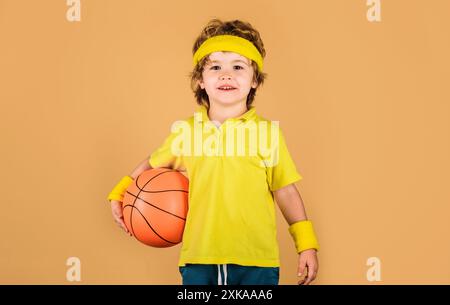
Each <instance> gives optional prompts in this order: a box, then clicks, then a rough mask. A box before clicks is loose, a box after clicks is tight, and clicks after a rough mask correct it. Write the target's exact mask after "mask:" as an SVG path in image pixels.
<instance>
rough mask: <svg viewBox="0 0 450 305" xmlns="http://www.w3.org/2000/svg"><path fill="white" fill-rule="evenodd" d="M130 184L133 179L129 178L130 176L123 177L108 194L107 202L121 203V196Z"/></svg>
mask: <svg viewBox="0 0 450 305" xmlns="http://www.w3.org/2000/svg"><path fill="white" fill-rule="evenodd" d="M131 182H133V178H131V177H130V176H125V177H123V178H122V179H121V180H120V182H119V183H118V184H117V185H116V186H115V187H114V189H113V190H112V191H111V193H109V195H108V200H109V201H111V200H118V201H123V195H124V194H125V192H126V190H127V188H128V186H129V185H130V184H131Z"/></svg>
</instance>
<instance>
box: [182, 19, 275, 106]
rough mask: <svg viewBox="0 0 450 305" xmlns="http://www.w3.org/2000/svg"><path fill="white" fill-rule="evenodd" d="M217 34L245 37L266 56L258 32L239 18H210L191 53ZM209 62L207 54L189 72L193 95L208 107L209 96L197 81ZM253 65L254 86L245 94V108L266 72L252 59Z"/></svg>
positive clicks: (200, 78) (251, 101) (251, 100)
mask: <svg viewBox="0 0 450 305" xmlns="http://www.w3.org/2000/svg"><path fill="white" fill-rule="evenodd" d="M217 35H234V36H239V37H242V38H245V39H247V40H249V41H250V42H252V43H253V44H254V45H255V47H256V48H257V49H258V51H259V53H261V56H262V57H263V58H264V57H265V56H266V50H265V49H264V44H263V41H262V39H261V36H260V35H259V32H258V31H257V30H256V29H255V28H253V26H252V25H251V24H250V23H248V22H244V21H241V20H232V21H225V22H224V21H222V20H220V19H212V20H210V21H209V22H208V24H207V25H206V26H205V27H204V28H203V30H202V32H201V33H200V35H199V36H198V37H197V39H196V40H195V42H194V47H193V48H192V55H194V54H195V52H196V51H197V49H198V48H199V47H200V45H201V44H202V43H203V42H204V41H205V40H207V39H208V38H210V37H213V36H217ZM208 62H209V56H205V57H203V58H202V59H201V60H200V61H199V62H198V64H197V65H196V66H195V67H194V70H193V71H192V72H191V73H190V74H189V77H190V78H191V89H192V91H194V95H195V98H196V101H197V104H199V105H205V106H206V107H207V108H209V98H208V95H207V94H206V90H205V89H202V88H201V87H200V84H199V81H201V80H202V73H203V69H204V67H205V65H207V64H208ZM252 67H253V71H254V73H253V80H254V81H256V84H257V86H256V88H251V89H250V92H249V93H248V96H247V109H249V108H250V106H251V105H252V103H253V101H254V99H255V95H256V90H257V89H258V88H259V86H261V85H262V84H263V83H264V80H265V78H266V77H267V73H263V72H261V71H259V70H258V65H257V64H256V63H255V62H254V61H253V60H252Z"/></svg>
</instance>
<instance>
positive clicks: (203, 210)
mask: <svg viewBox="0 0 450 305" xmlns="http://www.w3.org/2000/svg"><path fill="white" fill-rule="evenodd" d="M255 111H256V109H255V107H254V106H252V107H251V108H250V109H249V110H248V111H247V112H246V113H244V114H243V115H241V116H240V117H238V118H229V119H227V120H226V121H225V122H223V124H221V125H220V126H216V125H215V124H214V123H213V122H211V121H210V119H209V117H208V110H207V108H206V107H205V106H199V107H198V109H197V111H196V112H195V113H194V115H193V116H191V117H189V118H188V119H185V120H181V121H178V122H176V123H174V124H173V125H172V128H171V133H170V135H169V136H168V137H167V138H166V139H165V141H164V143H163V144H162V146H161V147H159V148H158V149H156V150H155V151H154V152H153V153H152V155H151V156H150V159H149V164H150V166H152V167H153V168H156V167H170V168H173V169H177V170H180V171H185V172H186V175H187V177H188V178H189V211H188V215H187V218H186V224H185V228H184V233H183V240H182V247H181V253H180V258H179V263H178V266H184V265H185V264H186V263H197V264H238V265H243V266H261V267H279V266H280V262H279V249H278V243H277V238H276V219H275V204H274V198H273V194H272V191H275V190H278V189H280V188H282V187H284V186H287V185H289V184H291V183H294V182H296V181H299V180H300V179H302V177H301V176H300V174H299V173H298V172H297V169H296V166H295V164H294V162H293V160H292V158H291V156H290V154H289V151H288V149H287V146H286V143H285V139H284V136H283V134H282V132H281V130H280V129H279V128H278V129H277V128H275V127H276V126H278V125H279V124H277V123H276V122H275V123H274V122H271V121H269V120H266V119H264V118H262V117H260V116H259V115H257V114H256V112H255ZM255 126H256V127H255ZM255 133H256V136H255ZM255 139H256V140H255ZM233 145H234V146H233ZM255 151H256V153H255Z"/></svg>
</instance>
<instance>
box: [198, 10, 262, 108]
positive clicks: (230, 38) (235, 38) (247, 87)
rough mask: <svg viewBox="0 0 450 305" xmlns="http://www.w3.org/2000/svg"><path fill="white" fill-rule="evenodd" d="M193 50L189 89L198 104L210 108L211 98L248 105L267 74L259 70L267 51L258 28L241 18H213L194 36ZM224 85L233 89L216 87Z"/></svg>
mask: <svg viewBox="0 0 450 305" xmlns="http://www.w3.org/2000/svg"><path fill="white" fill-rule="evenodd" d="M227 49H228V50H229V51H225V50H227ZM192 53H193V54H194V64H195V67H194V70H193V71H192V73H191V74H190V77H191V88H192V90H193V91H194V93H195V97H196V100H197V103H198V104H199V105H205V106H207V107H208V108H209V106H210V102H211V100H213V101H215V102H218V103H224V104H230V103H240V102H242V101H245V103H246V105H247V108H250V105H251V104H252V103H253V100H254V98H255V94H256V90H257V89H258V87H259V86H260V85H262V84H263V82H264V79H265V78H266V77H267V74H266V73H264V72H262V61H263V58H264V57H265V55H266V51H265V49H264V44H263V42H262V40H261V37H260V35H259V33H258V31H257V30H255V29H254V28H253V27H252V26H251V25H250V24H249V23H247V22H243V21H240V20H233V21H227V22H223V21H221V20H219V19H213V20H211V21H210V22H209V23H208V24H207V25H206V26H205V28H204V29H203V31H202V32H201V34H200V36H199V37H198V38H197V39H196V41H195V43H194V47H193V49H192ZM223 85H231V86H232V87H234V88H235V89H232V90H224V89H219V87H221V86H223Z"/></svg>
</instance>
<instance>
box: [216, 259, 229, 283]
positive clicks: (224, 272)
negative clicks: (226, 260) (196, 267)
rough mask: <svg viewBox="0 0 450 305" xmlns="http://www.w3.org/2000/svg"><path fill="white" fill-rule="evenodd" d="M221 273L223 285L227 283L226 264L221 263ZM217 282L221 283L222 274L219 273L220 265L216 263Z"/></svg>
mask: <svg viewBox="0 0 450 305" xmlns="http://www.w3.org/2000/svg"><path fill="white" fill-rule="evenodd" d="M223 266H224V267H223V274H224V279H223V285H226V284H227V264H224V265H223ZM217 269H218V270H217V271H218V272H217V284H218V285H222V275H221V274H220V265H217Z"/></svg>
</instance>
